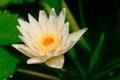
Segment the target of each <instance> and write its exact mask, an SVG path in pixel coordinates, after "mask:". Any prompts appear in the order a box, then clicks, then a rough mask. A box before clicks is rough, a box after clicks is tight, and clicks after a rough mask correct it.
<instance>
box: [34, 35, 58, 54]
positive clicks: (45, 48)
mask: <svg viewBox="0 0 120 80" xmlns="http://www.w3.org/2000/svg"><path fill="white" fill-rule="evenodd" d="M59 41H60V35H57V36H55V35H54V34H52V33H47V34H46V33H44V34H43V35H42V36H41V37H40V38H38V41H37V42H35V43H34V45H35V46H36V47H37V48H39V49H40V50H41V51H42V53H43V54H44V55H46V54H47V53H48V52H49V51H51V50H53V49H55V50H58V45H59Z"/></svg>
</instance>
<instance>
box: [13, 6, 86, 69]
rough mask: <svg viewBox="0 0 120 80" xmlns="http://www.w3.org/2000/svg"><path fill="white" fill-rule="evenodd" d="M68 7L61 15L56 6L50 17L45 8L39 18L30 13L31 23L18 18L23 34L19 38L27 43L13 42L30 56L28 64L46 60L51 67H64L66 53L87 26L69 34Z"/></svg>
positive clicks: (14, 45)
mask: <svg viewBox="0 0 120 80" xmlns="http://www.w3.org/2000/svg"><path fill="white" fill-rule="evenodd" d="M65 16H66V9H65V8H63V9H62V11H61V12H60V14H59V16H57V15H56V13H55V10H54V8H52V9H51V11H50V16H49V18H48V17H47V15H46V13H45V12H44V10H40V12H39V20H38V21H37V20H35V19H34V18H33V17H32V16H31V15H30V14H28V18H29V23H28V22H26V21H24V20H22V19H18V22H19V24H20V26H17V28H18V30H19V31H20V33H21V35H22V36H21V35H19V38H20V39H21V40H22V41H23V42H24V43H25V44H13V45H12V46H13V47H15V48H16V49H17V50H19V51H20V52H22V53H23V54H24V55H26V56H28V57H29V59H28V60H27V64H36V63H43V62H45V63H46V64H47V65H48V66H49V67H54V68H59V69H61V68H62V67H63V63H64V55H63V54H64V53H66V52H67V51H68V50H69V49H71V48H72V47H73V46H74V45H75V43H76V42H77V41H78V40H79V38H80V37H81V36H82V35H83V33H84V32H85V31H86V30H87V28H83V29H81V30H78V31H76V32H73V33H71V34H69V22H65Z"/></svg>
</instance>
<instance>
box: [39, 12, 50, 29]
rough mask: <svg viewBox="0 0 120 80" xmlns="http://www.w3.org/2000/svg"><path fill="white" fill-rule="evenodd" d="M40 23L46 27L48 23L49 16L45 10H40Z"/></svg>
mask: <svg viewBox="0 0 120 80" xmlns="http://www.w3.org/2000/svg"><path fill="white" fill-rule="evenodd" d="M38 21H39V23H40V24H41V26H42V28H44V27H46V26H45V25H46V23H47V22H48V18H47V15H46V13H45V12H44V11H43V10H40V12H39V20H38Z"/></svg>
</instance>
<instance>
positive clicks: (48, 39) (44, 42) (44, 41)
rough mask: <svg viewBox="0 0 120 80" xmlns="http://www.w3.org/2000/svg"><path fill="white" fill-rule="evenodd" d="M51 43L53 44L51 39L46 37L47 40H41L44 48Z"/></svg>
mask: <svg viewBox="0 0 120 80" xmlns="http://www.w3.org/2000/svg"><path fill="white" fill-rule="evenodd" d="M53 42H54V39H53V37H47V38H44V39H43V42H42V44H43V45H44V46H49V45H50V44H52V43H53Z"/></svg>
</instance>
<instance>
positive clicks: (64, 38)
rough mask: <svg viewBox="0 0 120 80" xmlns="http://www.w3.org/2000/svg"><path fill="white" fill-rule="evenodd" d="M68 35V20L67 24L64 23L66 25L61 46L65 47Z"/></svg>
mask: <svg viewBox="0 0 120 80" xmlns="http://www.w3.org/2000/svg"><path fill="white" fill-rule="evenodd" d="M68 37H69V23H68V22H67V23H66V24H64V27H63V32H62V35H61V40H60V43H59V48H62V47H64V45H65V44H66V41H67V40H68Z"/></svg>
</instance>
